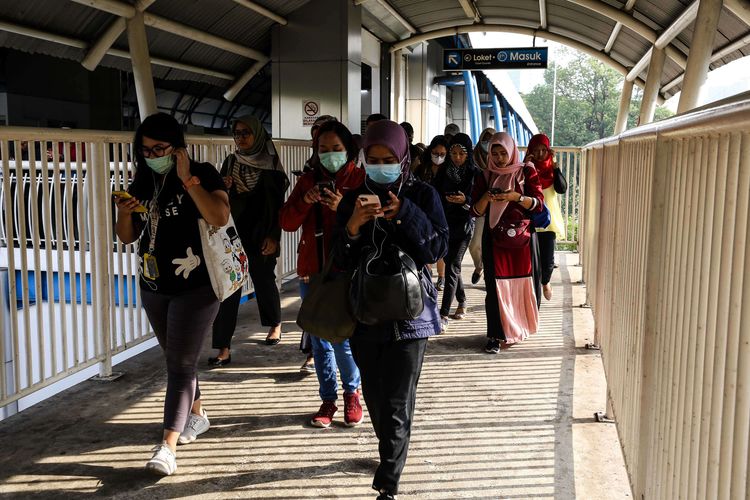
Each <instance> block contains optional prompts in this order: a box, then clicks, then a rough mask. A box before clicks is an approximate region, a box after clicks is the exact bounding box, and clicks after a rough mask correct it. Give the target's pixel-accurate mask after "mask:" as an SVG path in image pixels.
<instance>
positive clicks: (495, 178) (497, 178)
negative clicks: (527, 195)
mask: <svg viewBox="0 0 750 500" xmlns="http://www.w3.org/2000/svg"><path fill="white" fill-rule="evenodd" d="M496 144H499V145H501V146H502V147H503V148H504V149H505V150H506V151H507V152H508V155H509V156H510V158H509V159H508V164H507V165H505V166H504V167H501V166H499V165H497V163H495V161H494V160H493V159H492V147H493V146H495V145H496ZM488 152H489V154H488V155H487V170H485V171H484V178H485V179H486V180H487V187H488V188H500V189H502V190H504V191H507V190H509V189H514V188H515V185H516V182H518V183H519V184H520V185H521V186H523V184H524V176H523V167H524V164H523V163H521V162H520V157H521V155H520V154H519V152H518V146H517V145H516V141H515V140H513V137H511V136H510V134H508V133H507V132H498V133H497V134H495V135H493V136H492V138H491V139H490V145H489V148H488ZM507 207H508V202H507V201H501V202H493V203H490V210H489V217H490V227H492V228H494V227H496V226H497V225H498V223H499V222H500V218H501V217H502V216H503V213H504V212H505V209H506V208H507Z"/></svg>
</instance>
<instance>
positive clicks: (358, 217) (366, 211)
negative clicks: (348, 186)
mask: <svg viewBox="0 0 750 500" xmlns="http://www.w3.org/2000/svg"><path fill="white" fill-rule="evenodd" d="M382 216H383V209H382V208H381V206H380V199H379V198H378V197H377V196H376V195H369V194H363V195H359V196H358V197H357V201H356V202H355V203H354V212H353V213H352V216H351V217H349V222H347V223H346V230H347V232H348V233H349V235H351V236H356V235H358V234H359V229H360V228H361V227H362V226H364V225H365V224H367V223H368V222H370V221H371V220H374V219H375V218H376V217H382Z"/></svg>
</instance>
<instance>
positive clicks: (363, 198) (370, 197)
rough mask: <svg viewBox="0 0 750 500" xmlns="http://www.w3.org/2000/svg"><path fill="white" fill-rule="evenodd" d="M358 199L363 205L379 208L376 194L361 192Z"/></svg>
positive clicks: (378, 199)
mask: <svg viewBox="0 0 750 500" xmlns="http://www.w3.org/2000/svg"><path fill="white" fill-rule="evenodd" d="M358 199H359V202H360V203H362V206H364V207H366V206H369V205H373V206H375V208H381V204H380V198H378V195H376V194H361V195H359V197H358Z"/></svg>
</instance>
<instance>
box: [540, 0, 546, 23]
mask: <svg viewBox="0 0 750 500" xmlns="http://www.w3.org/2000/svg"><path fill="white" fill-rule="evenodd" d="M539 26H541V27H542V29H545V30H546V29H547V0H539Z"/></svg>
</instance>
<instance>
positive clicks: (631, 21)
mask: <svg viewBox="0 0 750 500" xmlns="http://www.w3.org/2000/svg"><path fill="white" fill-rule="evenodd" d="M567 1H568V2H570V3H573V4H575V5H578V6H580V7H583V8H585V9H588V10H590V11H593V12H596V13H597V14H600V15H602V16H604V17H607V18H609V19H612V20H613V21H617V22H619V23H620V24H622V25H623V26H625V27H627V28H629V29H631V30H633V31H635V32H636V33H637V34H639V35H640V36H641V37H643V38H645V39H646V40H648V41H649V42H651V43H652V44H653V43H654V42H655V41H656V37H657V35H656V32H655V31H654V30H652V29H651V28H650V27H649V26H648V25H646V24H645V23H643V22H641V21H639V20H637V19H636V18H634V17H633V16H632V15H630V14H629V13H628V12H623V11H621V10H620V9H616V8H615V7H612V6H611V5H609V4H607V3H604V2H602V1H601V0H567Z"/></svg>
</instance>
